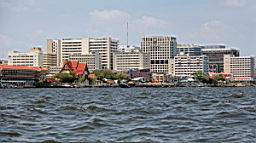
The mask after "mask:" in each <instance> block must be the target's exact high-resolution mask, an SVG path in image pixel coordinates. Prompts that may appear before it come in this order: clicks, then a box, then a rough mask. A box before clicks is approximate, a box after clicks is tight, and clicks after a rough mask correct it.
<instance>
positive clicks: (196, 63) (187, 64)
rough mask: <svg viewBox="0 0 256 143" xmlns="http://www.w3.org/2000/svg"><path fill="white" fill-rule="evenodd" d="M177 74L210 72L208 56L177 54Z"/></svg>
mask: <svg viewBox="0 0 256 143" xmlns="http://www.w3.org/2000/svg"><path fill="white" fill-rule="evenodd" d="M173 70H174V71H173V73H174V75H175V76H178V77H182V76H193V74H194V73H195V72H197V71H202V72H203V73H205V74H208V72H209V70H208V57H207V56H204V55H202V56H175V58H174V69H173Z"/></svg>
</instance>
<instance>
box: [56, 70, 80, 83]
mask: <svg viewBox="0 0 256 143" xmlns="http://www.w3.org/2000/svg"><path fill="white" fill-rule="evenodd" d="M55 78H57V79H59V80H60V82H62V83H73V82H74V81H75V80H77V77H76V75H75V73H74V72H70V73H58V74H56V75H55Z"/></svg>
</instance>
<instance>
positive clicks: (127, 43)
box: [126, 22, 129, 48]
mask: <svg viewBox="0 0 256 143" xmlns="http://www.w3.org/2000/svg"><path fill="white" fill-rule="evenodd" d="M126 30H127V31H126V46H127V48H128V47H129V42H128V40H129V39H128V38H129V25H128V22H127V23H126Z"/></svg>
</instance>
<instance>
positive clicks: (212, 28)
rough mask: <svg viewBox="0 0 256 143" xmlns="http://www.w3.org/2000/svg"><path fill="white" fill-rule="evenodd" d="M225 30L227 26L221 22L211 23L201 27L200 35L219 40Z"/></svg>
mask: <svg viewBox="0 0 256 143" xmlns="http://www.w3.org/2000/svg"><path fill="white" fill-rule="evenodd" d="M224 30H225V25H224V24H223V23H222V22H221V21H217V20H214V21H209V22H206V23H204V24H202V25H201V27H200V30H199V34H200V35H201V36H211V37H215V38H218V37H219V36H220V35H221V34H222V33H223V32H224Z"/></svg>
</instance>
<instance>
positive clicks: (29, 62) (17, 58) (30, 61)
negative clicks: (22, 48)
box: [8, 47, 43, 67]
mask: <svg viewBox="0 0 256 143" xmlns="http://www.w3.org/2000/svg"><path fill="white" fill-rule="evenodd" d="M8 65H15V66H31V67H41V66H43V53H42V49H41V48H38V47H33V48H31V49H30V51H29V52H27V53H22V52H18V51H11V52H9V54H8Z"/></svg>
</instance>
